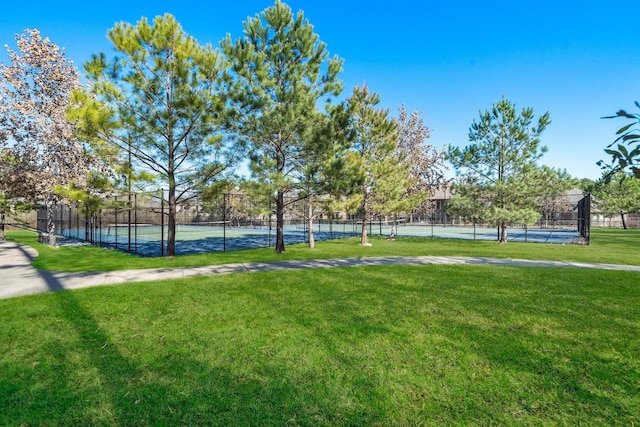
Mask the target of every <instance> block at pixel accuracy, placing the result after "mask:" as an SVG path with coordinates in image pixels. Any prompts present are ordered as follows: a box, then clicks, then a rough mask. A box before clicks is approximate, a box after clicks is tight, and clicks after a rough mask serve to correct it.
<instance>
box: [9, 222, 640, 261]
mask: <svg viewBox="0 0 640 427" xmlns="http://www.w3.org/2000/svg"><path fill="white" fill-rule="evenodd" d="M7 238H9V239H11V240H15V241H17V242H20V243H23V244H27V245H29V246H32V247H34V248H36V249H37V251H38V253H39V256H38V258H37V259H36V260H35V262H34V266H35V267H37V268H40V269H44V270H55V271H111V270H122V269H140V268H158V267H189V266H203V265H213V264H225V263H237V262H250V261H260V262H264V261H275V260H293V259H326V258H354V257H355V258H357V257H366V256H403V255H407V256H410V255H437V256H446V255H451V256H487V257H500V258H520V259H544V260H553V261H581V262H599V263H614V264H632V265H640V229H630V230H621V229H604V228H602V229H593V230H592V245H591V246H579V245H557V244H536V243H519V242H510V243H507V244H502V245H501V244H498V243H496V242H491V241H472V240H455V239H431V238H409V237H404V238H398V239H396V240H395V241H389V240H386V239H385V238H384V237H379V236H373V237H372V238H371V241H372V242H373V246H371V247H365V246H361V245H359V244H358V239H357V238H352V239H342V240H333V241H326V242H319V243H317V246H316V248H315V249H309V248H308V246H306V245H304V244H299V245H289V246H287V250H286V252H285V253H283V254H276V253H275V252H274V251H273V248H262V249H250V250H241V251H231V252H216V253H208V254H199V255H182V256H176V257H174V258H171V259H169V258H141V257H137V256H135V255H131V254H126V253H123V252H118V251H113V250H108V249H104V248H97V247H92V246H79V247H78V246H76V247H70V246H63V247H59V248H55V249H54V248H50V247H49V246H47V245H43V244H40V243H38V242H37V239H36V235H35V234H34V233H30V232H24V231H10V232H8V233H7Z"/></svg>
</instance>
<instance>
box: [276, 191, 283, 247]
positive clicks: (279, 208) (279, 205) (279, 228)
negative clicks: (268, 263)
mask: <svg viewBox="0 0 640 427" xmlns="http://www.w3.org/2000/svg"><path fill="white" fill-rule="evenodd" d="M282 252H284V192H283V191H282V190H278V193H277V195H276V253H279V254H281V253H282Z"/></svg>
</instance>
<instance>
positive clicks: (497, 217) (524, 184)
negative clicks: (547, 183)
mask: <svg viewBox="0 0 640 427" xmlns="http://www.w3.org/2000/svg"><path fill="white" fill-rule="evenodd" d="M549 123H550V119H549V113H548V112H547V113H545V114H543V115H542V116H540V118H539V119H538V120H537V122H535V121H534V114H533V109H532V108H524V109H522V111H521V112H519V113H518V112H517V111H516V106H515V105H514V104H513V103H511V102H510V101H509V100H507V99H505V98H502V99H501V100H500V101H498V102H497V103H496V104H494V105H493V107H492V108H491V110H487V111H485V112H484V113H480V119H479V121H475V120H474V121H473V124H472V125H471V128H470V129H469V141H470V142H471V144H470V145H469V146H467V147H465V148H464V149H462V150H461V149H459V148H457V147H450V148H449V151H448V155H447V157H448V159H449V161H450V162H451V163H452V164H453V165H454V167H455V168H456V169H457V171H458V172H459V173H462V174H463V175H465V179H464V180H463V181H462V182H461V183H459V184H458V186H457V188H456V192H457V194H458V197H462V198H469V202H468V203H461V204H460V205H465V206H467V207H468V206H473V207H474V208H478V209H480V210H481V212H479V213H478V214H476V215H475V217H476V218H479V219H482V220H484V221H486V222H488V223H491V224H493V225H496V226H498V227H499V229H500V233H499V241H500V242H503V243H506V241H507V227H508V226H509V224H510V223H519V224H532V223H533V222H535V221H536V219H538V218H539V216H540V214H539V212H538V210H537V205H536V199H537V193H538V187H539V186H540V185H543V183H542V182H540V179H539V178H540V177H541V176H543V175H542V174H540V173H538V170H537V165H536V162H537V160H538V159H539V158H540V157H541V156H542V155H543V153H544V152H545V151H546V147H544V146H541V145H540V134H541V133H542V131H543V130H544V129H545V128H546V127H547V125H548V124H549ZM470 185H471V186H478V187H479V189H471V188H468V187H469V186H470Z"/></svg>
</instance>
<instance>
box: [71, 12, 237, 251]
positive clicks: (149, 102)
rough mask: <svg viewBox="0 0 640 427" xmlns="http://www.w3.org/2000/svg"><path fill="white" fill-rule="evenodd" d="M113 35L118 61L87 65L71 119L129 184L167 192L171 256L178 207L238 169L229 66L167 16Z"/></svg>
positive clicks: (122, 26)
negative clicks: (228, 129) (224, 129)
mask: <svg viewBox="0 0 640 427" xmlns="http://www.w3.org/2000/svg"><path fill="white" fill-rule="evenodd" d="M108 36H109V39H110V40H111V42H112V43H113V47H114V50H115V51H116V52H117V53H118V55H117V56H115V57H113V58H112V59H107V57H106V55H105V54H104V53H100V54H98V55H94V56H93V57H92V59H91V60H90V61H89V62H88V63H87V64H85V69H86V71H87V79H88V80H89V82H90V83H91V86H90V91H91V93H81V92H77V93H76V94H75V97H74V103H75V106H74V108H73V109H71V110H70V111H69V117H70V118H72V119H73V120H74V121H75V122H76V123H77V127H78V133H79V135H81V136H82V137H83V138H84V139H85V140H87V141H89V142H90V143H92V144H93V146H94V149H95V150H96V151H98V152H101V153H102V154H103V155H104V156H105V157H109V156H110V157H115V158H117V162H118V163H120V166H119V169H120V173H121V174H122V175H125V176H126V177H127V179H126V181H127V182H128V184H131V181H132V180H133V178H134V177H135V178H136V181H138V182H139V185H140V186H142V187H144V188H148V187H149V186H150V185H153V186H155V185H157V186H162V187H165V188H167V192H166V194H167V202H168V225H169V233H168V243H167V255H169V256H171V255H173V254H174V252H175V230H174V227H175V215H176V205H177V203H178V202H179V201H181V200H186V199H188V198H189V197H191V196H192V195H193V192H194V190H197V189H201V188H203V187H204V186H206V185H208V184H210V183H211V182H212V181H214V180H215V179H217V178H218V177H219V176H221V175H222V174H223V173H224V172H225V171H226V170H228V169H229V168H230V167H231V166H233V165H234V164H235V161H236V156H237V154H238V152H237V150H238V149H239V148H241V145H238V144H236V145H233V146H232V145H231V144H227V142H228V141H225V140H223V138H222V136H221V130H220V121H221V118H220V115H221V111H222V109H223V103H224V101H223V100H222V98H221V96H220V93H219V85H220V79H221V74H222V70H223V69H224V59H223V58H222V56H221V55H220V54H219V53H218V52H217V51H215V50H213V49H212V47H211V46H210V45H207V46H201V45H199V44H198V43H197V42H196V40H195V38H193V37H191V36H189V35H187V34H186V33H185V32H184V31H183V30H182V27H181V26H180V24H179V23H178V22H177V21H176V19H175V18H174V17H173V16H171V15H170V14H166V15H164V16H158V17H156V18H155V19H154V21H153V23H149V21H148V20H147V19H146V18H142V19H141V20H140V21H139V22H138V23H137V24H136V25H132V24H129V23H124V22H122V23H118V24H116V26H115V27H114V28H112V29H111V30H110V31H109V33H108ZM128 154H130V156H131V157H132V159H131V161H129V159H127V155H128ZM135 171H137V172H135Z"/></svg>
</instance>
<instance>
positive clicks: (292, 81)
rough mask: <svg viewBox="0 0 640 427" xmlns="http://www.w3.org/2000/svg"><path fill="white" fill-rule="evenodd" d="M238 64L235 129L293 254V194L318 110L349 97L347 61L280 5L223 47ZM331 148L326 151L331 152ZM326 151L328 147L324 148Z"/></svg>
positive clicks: (280, 245) (233, 79) (232, 95)
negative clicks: (289, 221)
mask: <svg viewBox="0 0 640 427" xmlns="http://www.w3.org/2000/svg"><path fill="white" fill-rule="evenodd" d="M222 48H223V50H224V53H225V54H226V57H227V60H228V61H229V63H230V64H231V73H230V75H229V76H228V78H227V83H228V90H227V93H226V98H227V102H228V107H229V115H228V121H227V126H228V129H229V131H230V132H233V133H235V134H237V135H239V136H241V137H242V138H243V139H244V140H246V142H247V143H248V146H249V147H250V155H249V158H250V160H251V171H252V173H253V175H254V176H255V177H256V178H257V179H258V181H259V182H260V183H261V184H263V185H264V186H265V187H266V188H267V191H266V192H267V193H269V194H272V195H273V197H274V201H275V206H276V246H275V250H276V252H278V253H280V252H283V251H284V250H285V245H284V213H285V207H286V200H285V195H286V194H288V193H290V192H291V191H293V190H294V189H295V188H297V187H298V186H299V183H300V182H301V180H304V175H305V172H304V170H303V168H304V167H306V166H307V165H308V163H307V162H306V161H305V158H306V159H311V158H316V156H313V155H312V151H313V147H312V146H309V141H310V138H312V130H313V127H314V126H316V125H317V123H318V120H317V117H318V112H317V105H318V103H319V102H320V101H322V100H325V101H328V100H329V99H330V97H331V96H337V95H339V94H340V92H341V90H342V83H341V82H340V81H339V80H338V73H339V72H340V71H341V69H342V60H340V59H338V58H337V57H334V58H333V59H327V57H328V53H327V49H326V46H325V44H324V43H322V42H321V41H320V38H319V36H318V35H317V34H315V33H314V31H313V26H312V25H311V24H310V23H309V21H308V20H307V19H305V17H304V13H303V12H302V11H300V12H298V13H297V14H296V15H294V14H293V13H292V11H291V9H290V8H289V6H287V5H286V4H284V3H282V2H281V1H280V0H277V1H276V3H275V4H274V5H273V6H271V7H269V8H267V9H266V10H264V11H263V12H262V13H260V14H259V15H256V16H255V17H254V18H249V19H248V20H247V21H246V22H245V23H244V36H243V37H242V38H240V39H238V40H235V41H232V39H231V36H230V35H228V36H227V38H226V39H225V40H224V41H223V42H222ZM323 146H324V145H323ZM318 148H321V147H318Z"/></svg>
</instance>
